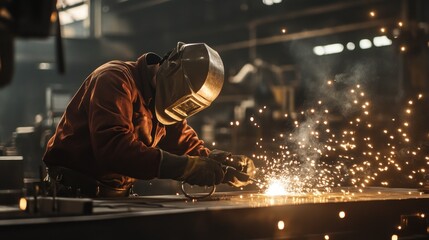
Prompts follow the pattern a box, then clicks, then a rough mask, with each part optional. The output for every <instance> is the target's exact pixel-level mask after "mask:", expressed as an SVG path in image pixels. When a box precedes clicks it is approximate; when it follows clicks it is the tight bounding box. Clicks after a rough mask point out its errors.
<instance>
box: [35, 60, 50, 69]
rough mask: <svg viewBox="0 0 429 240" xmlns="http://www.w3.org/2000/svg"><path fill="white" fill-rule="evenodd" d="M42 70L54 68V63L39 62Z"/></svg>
mask: <svg viewBox="0 0 429 240" xmlns="http://www.w3.org/2000/svg"><path fill="white" fill-rule="evenodd" d="M38 68H39V69H40V70H50V69H52V64H51V63H47V62H41V63H39V67H38Z"/></svg>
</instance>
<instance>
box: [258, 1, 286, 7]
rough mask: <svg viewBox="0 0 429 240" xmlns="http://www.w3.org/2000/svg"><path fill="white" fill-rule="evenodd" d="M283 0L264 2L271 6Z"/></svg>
mask: <svg viewBox="0 0 429 240" xmlns="http://www.w3.org/2000/svg"><path fill="white" fill-rule="evenodd" d="M281 2H282V0H262V3H263V4H265V5H268V6H271V5H273V4H277V3H281Z"/></svg>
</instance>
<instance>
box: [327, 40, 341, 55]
mask: <svg viewBox="0 0 429 240" xmlns="http://www.w3.org/2000/svg"><path fill="white" fill-rule="evenodd" d="M323 48H324V49H325V55H327V54H334V53H340V52H342V51H343V50H344V46H343V44H341V43H334V44H329V45H325V46H324V47H323Z"/></svg>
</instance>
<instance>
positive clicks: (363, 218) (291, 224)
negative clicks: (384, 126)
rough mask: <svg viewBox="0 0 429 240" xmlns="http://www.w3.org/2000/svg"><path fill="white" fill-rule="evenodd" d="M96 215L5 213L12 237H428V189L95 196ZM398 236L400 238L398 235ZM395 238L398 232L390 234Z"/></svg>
mask: <svg viewBox="0 0 429 240" xmlns="http://www.w3.org/2000/svg"><path fill="white" fill-rule="evenodd" d="M90 201H91V204H92V209H91V213H87V214H77V215H76V214H74V215H70V214H68V215H65V214H48V215H46V214H45V215H43V214H40V213H39V214H36V213H31V214H30V213H26V212H18V211H16V209H14V208H13V207H9V208H8V210H7V211H9V213H7V211H5V210H3V214H1V215H0V234H1V236H9V237H18V238H19V237H30V236H33V235H36V236H37V235H39V234H41V235H39V236H47V237H48V238H50V237H52V238H54V237H55V238H57V237H61V238H62V239H64V238H66V239H69V238H70V239H72V238H73V239H75V238H76V237H80V236H85V237H89V238H92V237H94V238H107V239H113V238H117V237H121V238H124V237H140V238H144V239H395V236H397V239H429V235H428V234H427V217H426V216H428V214H429V194H424V193H422V192H420V191H418V190H416V189H403V188H366V189H364V191H362V192H360V191H357V190H355V189H347V188H341V189H337V190H335V191H334V192H331V193H324V194H318V195H315V194H301V195H286V196H266V195H264V194H260V193H257V192H242V191H237V192H217V193H215V194H214V195H213V196H212V197H210V198H208V199H204V200H198V201H192V200H189V199H187V198H185V197H184V196H183V195H157V196H139V197H131V198H124V199H91V200H90ZM393 235H395V236H393ZM392 236H393V237H392Z"/></svg>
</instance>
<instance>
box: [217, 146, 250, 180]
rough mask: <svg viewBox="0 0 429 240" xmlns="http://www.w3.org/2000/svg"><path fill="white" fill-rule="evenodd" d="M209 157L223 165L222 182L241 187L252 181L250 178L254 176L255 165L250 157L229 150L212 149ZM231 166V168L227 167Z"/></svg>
mask: <svg viewBox="0 0 429 240" xmlns="http://www.w3.org/2000/svg"><path fill="white" fill-rule="evenodd" d="M209 158H211V159H214V160H216V161H218V162H219V163H221V164H222V165H224V166H225V167H224V168H226V169H225V177H224V179H223V181H222V182H223V183H228V184H229V185H231V186H234V187H243V186H246V185H248V184H249V183H251V182H252V180H250V178H254V177H255V173H256V167H255V164H254V162H253V160H252V159H250V158H248V157H247V156H244V155H233V154H232V153H230V152H225V151H222V150H218V149H214V150H212V151H211V152H210V154H209ZM228 166H229V167H232V168H228Z"/></svg>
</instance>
